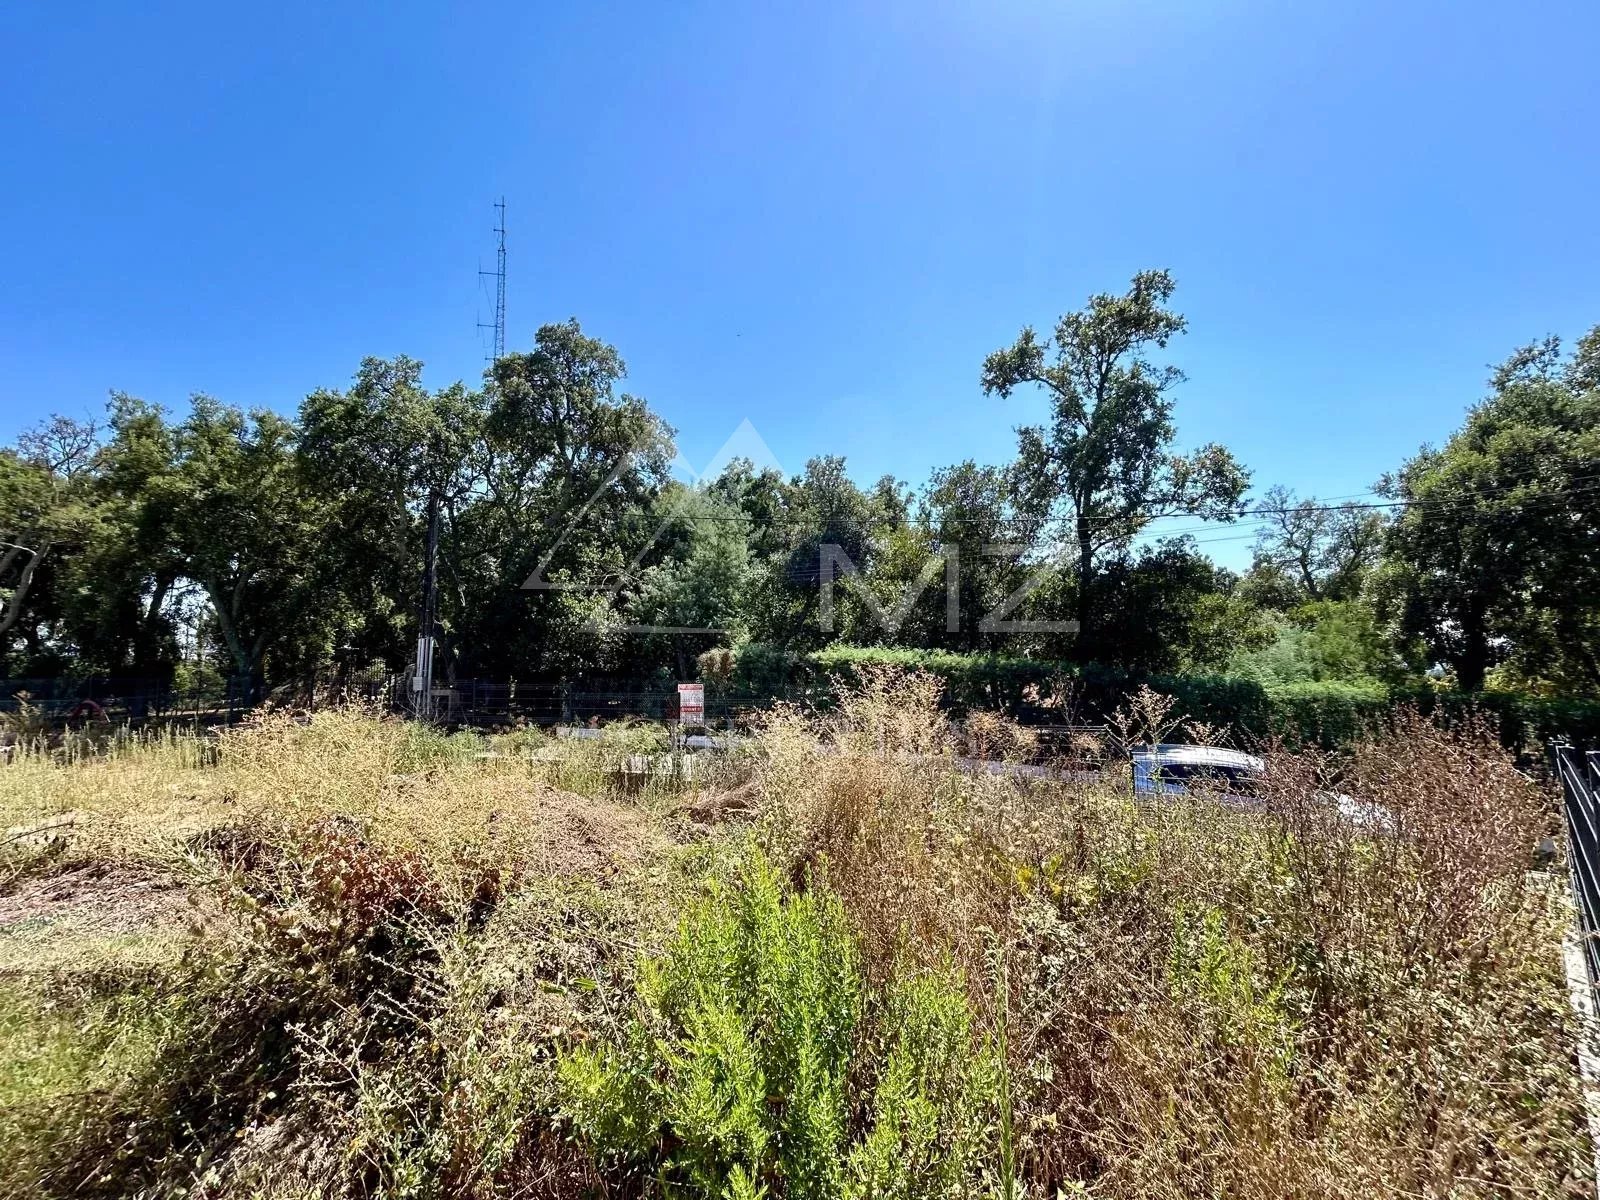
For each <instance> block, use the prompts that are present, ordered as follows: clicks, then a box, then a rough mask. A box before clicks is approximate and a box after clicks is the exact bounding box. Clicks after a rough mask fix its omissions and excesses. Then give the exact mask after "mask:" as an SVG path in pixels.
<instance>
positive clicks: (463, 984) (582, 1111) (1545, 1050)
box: [0, 671, 1593, 1200]
mask: <svg viewBox="0 0 1600 1200" xmlns="http://www.w3.org/2000/svg"><path fill="white" fill-rule="evenodd" d="M937 689H938V685H937V683H936V682H935V681H933V680H932V679H930V678H929V677H926V676H919V675H914V674H905V673H900V672H894V671H889V672H883V671H877V672H869V673H867V674H866V675H865V676H864V677H863V679H862V680H861V682H860V685H859V686H858V687H857V688H856V689H855V690H854V691H853V692H851V693H850V694H849V695H848V696H846V697H845V699H844V701H843V703H841V704H840V705H839V706H838V707H837V708H836V709H834V710H833V711H831V712H830V713H829V714H828V715H827V716H826V717H825V718H821V719H818V718H812V717H806V716H804V715H802V714H800V713H797V712H790V711H779V712H777V713H775V714H773V716H772V717H771V718H770V720H769V721H768V722H767V725H766V727H765V728H764V729H763V730H762V732H761V734H760V736H759V737H758V738H757V739H756V741H755V742H754V743H753V745H752V746H750V747H749V748H747V749H746V750H745V751H743V752H741V753H739V754H736V755H730V756H726V757H722V758H719V759H717V760H715V766H713V767H706V766H701V767H700V769H699V770H697V771H681V770H671V771H655V770H651V771H649V772H641V771H634V770H630V769H629V768H630V766H637V765H638V760H639V759H640V758H641V757H643V758H647V759H650V760H651V761H653V762H654V761H660V760H663V759H666V760H668V761H671V756H670V754H669V752H668V749H667V747H666V746H665V745H664V744H662V743H661V741H660V734H659V733H658V732H657V731H655V730H653V729H650V728H649V727H632V728H626V729H619V730H616V731H608V732H607V734H606V735H605V736H604V737H602V738H600V739H597V740H595V741H572V740H566V739H561V740H553V739H546V738H544V737H542V736H538V735H534V734H531V733H519V734H516V735H509V736H506V737H503V738H500V739H496V740H494V741H492V742H490V741H484V740H482V739H479V738H476V737H474V736H471V735H455V736H450V737H447V736H444V735H442V734H439V733H437V732H435V731H431V730H427V729H422V728H419V727H417V726H414V725H410V724H407V723H405V722H399V721H393V720H388V719H384V718H380V717H379V716H377V715H375V714H372V713H365V712H361V711H357V710H347V711H334V712H327V713H319V714H317V715H316V716H315V717H314V718H310V719H304V720H296V719H292V718H289V717H287V716H275V717H269V718H266V719H263V720H261V721H259V722H257V723H256V724H254V725H252V726H250V727H248V728H246V729H243V730H239V731H235V732H232V733H229V734H226V735H224V736H222V737H221V738H218V739H207V738H197V737H183V736H176V737H167V738H163V739H158V740H154V741H149V742H135V741H128V740H113V741H111V742H110V743H108V744H106V745H105V746H102V747H100V748H98V749H96V748H92V747H84V746H82V745H74V746H71V747H60V748H57V749H56V750H51V749H49V748H48V746H47V744H46V743H44V742H39V743H36V744H35V745H34V747H33V748H32V749H29V750H25V751H24V752H22V753H20V754H19V755H18V757H17V761H15V762H13V763H11V764H9V765H7V766H5V767H3V768H0V827H3V828H4V829H5V830H6V833H5V836H6V838H7V841H6V842H5V843H4V844H3V846H0V938H20V937H21V935H22V933H23V932H24V931H25V934H26V937H25V939H23V940H18V941H17V942H16V943H15V945H14V946H13V947H8V951H10V952H8V953H7V954H5V955H0V964H3V970H0V1055H3V1059H0V1195H6V1196H18V1197H21V1196H68V1195H73V1196H79V1195H100V1196H112V1195H148V1196H178V1195H189V1196H195V1195H199V1196H208V1197H247V1196H248V1197H256V1196H261V1197H289V1196H295V1197H301V1196H306V1197H309V1196H352V1197H355V1196H392V1197H400V1196H410V1197H424V1196H470V1197H491V1196H574V1197H576V1196H584V1195H628V1196H632V1195H662V1196H669V1195H683V1196H690V1195H698V1196H716V1197H722V1196H733V1197H753V1196H758V1195H766V1196H769V1197H787V1196H794V1197H809V1196H817V1197H822V1196H860V1197H868V1196H874V1197H875V1196H898V1197H908V1198H909V1197H948V1196H1003V1197H1007V1198H1008V1200H1010V1198H1014V1197H1021V1196H1036V1197H1054V1196H1056V1195H1058V1194H1066V1195H1092V1196H1100V1197H1108V1198H1111V1197H1130V1198H1131V1197H1147V1196H1157V1197H1159V1196H1174V1197H1176V1196H1199V1195H1204V1196H1223V1195H1227V1196H1242V1197H1263V1198H1264V1197H1269V1196H1271V1197H1278V1196H1327V1197H1358V1196H1359V1197H1362V1200H1366V1198H1367V1197H1383V1196H1395V1197H1399V1196H1419V1195H1430V1196H1431V1195H1486V1196H1487V1195H1497V1196H1499V1195H1513V1196H1561V1195H1576V1194H1578V1193H1579V1192H1580V1191H1583V1190H1584V1188H1585V1180H1586V1178H1588V1173H1589V1172H1590V1166H1589V1164H1590V1158H1589V1155H1590V1147H1589V1145H1588V1140H1587V1136H1586V1133H1585V1126H1584V1121H1583V1109H1582V1103H1581V1094H1580V1091H1579V1087H1578V1083H1577V1080H1576V1077H1575V1073H1574V1068H1573V1061H1572V1060H1573V1054H1574V1050H1575V1047H1576V1045H1577V1041H1578V1038H1579V1036H1580V1034H1581V1033H1582V1031H1580V1030H1578V1029H1576V1028H1575V1027H1574V1023H1573V1020H1572V1019H1571V1017H1570V1015H1569V1010H1568V1008H1567V1006H1566V1000H1565V993H1564V989H1563V983H1562V979H1561V973H1560V954H1559V944H1560V938H1561V933H1562V930H1563V922H1564V921H1565V919H1566V913H1565V909H1564V907H1563V906H1564V903H1565V902H1564V899H1563V892H1562V887H1561V886H1560V884H1559V883H1558V881H1556V880H1554V879H1553V878H1552V877H1550V876H1547V875H1543V874H1540V873H1538V872H1537V871H1535V870H1533V866H1534V863H1533V853H1532V852H1533V848H1534V845H1535V843H1536V841H1537V839H1538V837H1539V836H1540V835H1541V834H1543V833H1544V832H1546V831H1547V830H1548V828H1549V827H1550V819H1551V812H1552V810H1551V802H1550V797H1549V796H1548V794H1547V793H1545V792H1543V791H1541V789H1540V788H1539V787H1537V786H1536V785H1534V784H1531V783H1529V782H1528V781H1527V780H1526V779H1524V778H1523V777H1522V776H1520V775H1518V774H1517V773H1516V772H1515V771H1514V770H1513V769H1512V768H1511V765H1510V763H1509V762H1508V761H1507V760H1506V758H1505V757H1504V755H1503V753H1502V752H1501V751H1500V750H1499V748H1498V746H1497V744H1496V742H1495V738H1494V736H1493V732H1492V731H1491V730H1487V729H1484V728H1478V727H1469V728H1457V729H1456V730H1454V731H1452V732H1450V733H1444V732H1441V731H1439V730H1438V729H1435V728H1434V727H1433V726H1432V725H1430V724H1429V723H1427V722H1426V721H1423V720H1421V719H1419V718H1415V717H1408V716H1403V717H1402V718H1400V721H1399V724H1398V726H1397V727H1396V728H1395V729H1394V730H1393V731H1391V732H1390V733H1389V734H1388V735H1387V736H1384V737H1382V738H1377V739H1373V740H1369V741H1367V742H1363V743H1361V744H1360V745H1358V746H1357V747H1356V748H1355V749H1354V750H1353V751H1352V752H1351V753H1349V754H1347V755H1343V756H1341V757H1339V758H1337V759H1335V758H1331V757H1325V756H1308V755H1303V754H1301V755H1295V754H1288V753H1282V752H1279V753H1273V754H1270V755H1269V760H1270V763H1271V769H1270V772H1269V779H1268V781H1267V785H1266V788H1265V789H1264V796H1263V799H1262V804H1261V807H1259V808H1258V809H1252V810H1249V811H1241V810H1240V809H1238V808H1237V807H1232V806H1230V805H1229V804H1228V803H1226V802H1225V799H1224V798H1222V797H1216V796H1204V795H1202V796H1196V797H1190V798H1182V799H1180V798H1168V799H1167V800H1166V801H1165V802H1164V803H1163V804H1162V805H1160V806H1159V807H1144V806H1140V805H1136V804H1135V803H1134V802H1133V800H1132V798H1131V797H1130V796H1129V795H1128V794H1127V791H1126V782H1125V780H1124V779H1121V778H1120V777H1117V776H1115V775H1112V776H1109V777H1108V778H1107V780H1106V781H1105V782H1104V783H1102V784H1100V785H1086V784H1064V783H1059V782H1048V781H1026V780H1019V779H1015V778H1010V777H1007V776H1004V775H991V774H974V773H971V772H967V771H963V770H961V769H960V768H959V764H958V762H957V755H958V754H966V753H972V752H974V751H978V752H980V753H983V754H985V755H986V756H990V757H996V758H1009V757H1018V758H1020V757H1026V756H1027V755H1028V754H1030V753H1031V750H1032V748H1031V746H1030V744H1029V738H1028V735H1027V734H1026V731H1018V730H1016V729H1015V728H1014V727H1012V726H1009V725H1007V724H1006V723H1005V722H1003V721H1001V720H999V719H998V718H994V717H992V716H987V715H981V714H973V715H972V716H971V717H969V718H968V719H967V720H966V721H965V722H964V723H963V725H962V726H961V727H959V728H957V727H952V726H950V725H949V724H948V722H947V720H946V718H945V717H944V716H943V715H941V712H940V708H939V704H938V699H939V697H938V691H937ZM1145 716H1146V717H1148V716H1150V714H1145ZM633 776H643V783H642V784H641V783H640V782H639V780H638V779H635V778H632V777H633ZM1334 791H1337V792H1339V793H1343V794H1346V795H1348V796H1349V797H1351V798H1353V801H1347V802H1346V803H1345V804H1343V805H1342V806H1341V805H1340V804H1338V803H1335V802H1333V801H1332V799H1331V797H1330V793H1331V792H1334ZM734 793H736V794H737V795H738V797H739V798H740V803H739V804H737V805H722V804H719V803H717V801H718V798H719V797H722V796H724V795H729V794H734ZM690 809H692V810H693V811H695V812H697V813H709V814H713V815H714V817H726V816H727V815H728V814H735V816H736V819H734V820H731V821H727V820H723V821H721V822H720V823H719V822H718V821H716V820H715V819H713V820H712V823H710V824H707V823H706V822H704V821H688V820H686V819H685V818H683V817H682V816H681V815H679V814H680V813H681V812H683V811H685V810H690ZM1363 815H1365V817H1366V818H1367V819H1365V820H1359V819H1355V818H1356V817H1361V816H1363ZM142 881H152V882H151V884H150V888H151V889H153V890H147V891H141V892H138V893H137V895H138V896H139V897H141V899H140V900H139V903H140V904H144V905H148V906H151V907H150V911H151V913H152V914H154V915H152V916H151V919H152V920H156V919H159V920H161V921H163V922H165V923H164V924H163V925H162V928H163V929H166V930H168V931H169V936H165V937H164V938H163V939H160V940H155V941H151V940H148V939H147V940H146V941H145V942H142V943H140V948H139V952H138V953H137V954H134V953H130V952H127V951H126V949H125V943H127V941H128V940H129V938H130V937H131V936H132V935H131V934H130V929H129V922H128V921H126V920H124V921H122V922H120V923H119V922H118V921H115V920H110V919H109V918H110V917H111V916H115V915H116V913H117V912H122V913H123V915H124V916H126V912H125V910H126V909H127V906H128V904H129V903H130V902H129V901H128V900H127V899H126V894H128V893H127V889H129V888H131V887H134V886H135V885H139V886H142V885H143V884H142ZM112 884H115V888H113V887H112ZM116 888H121V889H123V891H118V890H116ZM168 904H170V905H171V906H172V907H173V910H174V911H173V913H168V912H167V911H166V909H165V908H162V907H161V906H163V905H168ZM97 905H99V906H101V907H100V908H97V907H96V906H97ZM102 908H103V909H106V910H108V911H106V912H102V911H101V909H102ZM141 911H142V910H141ZM69 918H70V919H69ZM102 918H105V919H104V920H102ZM169 918H171V919H170V920H169ZM68 928H70V929H71V930H72V931H73V933H72V937H73V938H77V939H89V941H90V942H92V941H93V939H95V938H97V937H98V938H100V940H101V942H102V943H103V944H100V945H98V946H94V945H90V944H89V942H85V946H86V949H85V951H84V952H83V954H82V955H81V956H80V957H70V958H69V957H64V956H62V955H59V954H57V955H47V954H43V953H39V954H36V955H34V956H33V957H32V958H30V957H29V954H28V948H29V947H31V946H34V945H36V944H38V942H39V939H40V938H41V936H44V937H48V936H49V934H50V931H51V930H53V929H61V930H65V929H68ZM101 931H103V932H101ZM71 944H72V945H73V946H74V947H76V946H77V945H78V944H79V943H78V941H73V942H72V943H71ZM152 947H155V948H154V949H152ZM74 953H75V954H76V951H75V952H74ZM1592 1186H1593V1185H1592V1179H1589V1182H1588V1187H1589V1190H1591V1191H1592Z"/></svg>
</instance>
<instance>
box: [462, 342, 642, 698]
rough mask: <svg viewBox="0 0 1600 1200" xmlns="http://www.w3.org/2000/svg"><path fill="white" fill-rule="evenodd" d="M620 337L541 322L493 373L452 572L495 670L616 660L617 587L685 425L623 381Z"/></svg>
mask: <svg viewBox="0 0 1600 1200" xmlns="http://www.w3.org/2000/svg"><path fill="white" fill-rule="evenodd" d="M626 375H627V368H626V366H625V364H624V363H623V361H622V357H621V356H620V355H619V354H618V353H617V351H616V349H615V347H613V346H611V345H609V344H607V343H606V342H604V341H601V340H600V339H598V338H594V337H590V336H589V335H587V334H585V333H584V332H583V330H582V328H581V327H580V326H579V325H578V322H577V321H566V322H563V323H560V324H551V325H544V326H542V327H541V328H540V329H539V331H538V333H537V334H536V336H535V339H534V345H533V348H532V349H531V350H529V351H527V352H526V353H515V354H508V355H506V356H505V357H504V358H502V359H500V360H499V361H498V362H496V363H495V364H494V366H493V368H492V370H491V371H490V374H489V377H488V379H487V380H486V389H485V390H486V393H487V402H486V412H485V416H484V421H483V434H482V437H481V439H479V441H478V443H477V446H476V454H477V456H478V459H477V465H476V468H475V470H476V479H475V482H474V487H473V494H472V498H471V502H470V503H468V504H466V505H464V506H463V508H462V509H461V511H460V512H459V513H457V514H456V516H455V519H454V520H453V521H452V523H451V536H450V538H449V539H448V541H447V545H446V551H447V553H446V562H445V564H444V571H445V574H446V577H447V578H448V579H449V580H450V581H451V584H452V586H453V587H454V588H455V595H456V597H457V603H458V606H459V609H458V611H459V612H460V614H461V617H460V628H459V636H458V644H459V646H460V653H461V662H462V666H463V669H465V670H470V671H473V672H478V671H482V672H484V673H494V674H506V673H511V674H516V673H518V672H523V671H525V672H528V673H530V674H531V673H539V672H543V673H557V672H567V671H577V670H583V669H591V670H592V669H596V668H605V667H607V666H609V665H613V664H614V663H615V662H616V661H617V654H618V652H619V649H620V647H619V645H618V642H617V633H616V626H617V625H618V624H619V623H620V622H621V614H620V613H619V612H618V608H617V604H616V602H615V599H614V598H615V597H616V596H618V595H619V594H620V593H619V584H622V583H624V582H625V581H626V580H627V579H628V578H629V576H630V574H631V573H632V572H633V571H635V570H636V569H637V567H638V564H639V563H640V562H642V561H643V559H642V558H641V556H642V555H644V554H646V553H647V552H648V549H649V547H650V545H651V544H652V540H653V538H654V535H655V533H656V527H655V524H654V522H653V520H652V510H653V506H654V503H655V500H656V497H657V495H658V494H659V493H660V491H661V489H662V487H663V486H664V485H665V484H666V482H667V477H668V476H667V468H668V465H669V464H670V463H671V461H672V455H673V444H672V430H671V428H670V427H669V426H668V425H667V424H666V423H665V422H664V421H662V420H661V418H660V417H659V416H657V415H656V414H655V413H654V412H652V411H651V410H650V408H649V406H648V405H647V404H646V403H645V401H644V400H643V399H642V398H640V397H638V396H633V395H630V394H628V393H627V392H623V391H621V390H620V384H621V383H622V381H623V379H624V378H626Z"/></svg>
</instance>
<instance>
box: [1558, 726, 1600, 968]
mask: <svg viewBox="0 0 1600 1200" xmlns="http://www.w3.org/2000/svg"><path fill="white" fill-rule="evenodd" d="M1550 769H1551V771H1552V772H1553V773H1554V774H1555V776H1556V778H1558V779H1559V780H1560V781H1561V791H1562V794H1563V795H1564V797H1565V800H1566V802H1565V804H1564V805H1563V806H1562V807H1563V809H1564V810H1565V812H1566V823H1567V861H1568V864H1569V866H1570V869H1571V872H1572V898H1573V900H1574V902H1575V903H1576V904H1577V908H1578V930H1579V933H1580V935H1581V937H1582V942H1583V960H1584V964H1585V965H1586V966H1587V968H1588V971H1589V984H1590V986H1591V987H1594V986H1600V751H1595V750H1590V751H1587V752H1585V751H1583V750H1579V749H1575V748H1573V747H1572V746H1562V745H1552V746H1551V747H1550Z"/></svg>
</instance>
